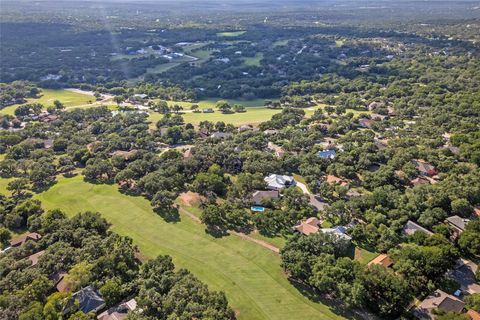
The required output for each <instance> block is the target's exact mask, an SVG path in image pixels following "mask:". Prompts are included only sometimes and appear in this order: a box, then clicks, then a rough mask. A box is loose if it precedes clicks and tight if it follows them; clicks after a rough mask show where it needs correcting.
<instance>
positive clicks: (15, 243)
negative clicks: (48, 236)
mask: <svg viewBox="0 0 480 320" xmlns="http://www.w3.org/2000/svg"><path fill="white" fill-rule="evenodd" d="M41 238H42V236H41V235H40V234H38V233H36V232H31V233H27V234H24V235H23V236H20V237H18V238H15V239H12V240H10V246H11V247H20V246H23V245H24V244H25V243H26V242H27V241H35V242H37V241H38V240H40V239H41Z"/></svg>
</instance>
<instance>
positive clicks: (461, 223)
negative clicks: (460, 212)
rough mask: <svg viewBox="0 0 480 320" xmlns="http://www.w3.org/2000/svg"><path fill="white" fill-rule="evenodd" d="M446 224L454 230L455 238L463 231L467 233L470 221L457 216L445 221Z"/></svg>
mask: <svg viewBox="0 0 480 320" xmlns="http://www.w3.org/2000/svg"><path fill="white" fill-rule="evenodd" d="M445 222H446V223H447V224H448V225H449V226H450V227H452V228H453V231H454V233H455V236H456V237H458V236H459V235H460V234H461V233H462V232H463V231H465V228H466V227H467V224H468V223H469V222H470V220H469V219H465V218H462V217H459V216H457V215H455V216H451V217H448V218H447V219H445Z"/></svg>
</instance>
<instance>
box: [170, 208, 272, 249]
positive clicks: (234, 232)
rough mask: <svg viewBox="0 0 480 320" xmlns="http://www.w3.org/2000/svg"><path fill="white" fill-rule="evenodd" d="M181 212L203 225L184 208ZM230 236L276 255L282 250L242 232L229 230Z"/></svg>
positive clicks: (180, 209)
mask: <svg viewBox="0 0 480 320" xmlns="http://www.w3.org/2000/svg"><path fill="white" fill-rule="evenodd" d="M179 211H180V212H182V213H184V214H186V215H187V216H188V217H189V218H191V219H192V220H193V221H195V222H197V223H202V222H201V221H200V219H199V218H198V217H197V216H196V215H194V214H193V213H191V212H189V211H187V210H185V209H184V208H182V207H180V208H179ZM227 233H228V234H231V235H234V236H237V237H240V238H242V239H244V240H247V241H251V242H255V243H256V244H258V245H261V246H262V247H264V248H266V249H268V250H271V251H273V252H275V253H280V248H278V247H276V246H274V245H273V244H271V243H268V242H267V241H263V240H259V239H255V238H252V237H250V236H249V235H246V234H245V233H241V232H236V231H230V230H228V231H227Z"/></svg>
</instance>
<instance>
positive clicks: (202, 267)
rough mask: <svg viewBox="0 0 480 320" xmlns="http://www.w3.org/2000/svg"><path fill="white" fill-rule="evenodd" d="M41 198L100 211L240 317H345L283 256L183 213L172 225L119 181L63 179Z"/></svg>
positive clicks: (71, 209)
mask: <svg viewBox="0 0 480 320" xmlns="http://www.w3.org/2000/svg"><path fill="white" fill-rule="evenodd" d="M36 198H38V199H40V200H41V201H42V203H43V206H44V207H45V208H46V209H54V208H59V209H61V210H63V211H65V212H66V213H67V214H68V215H73V214H75V213H77V212H80V211H87V210H90V211H99V212H100V213H101V214H102V215H103V216H104V217H105V218H106V219H107V220H108V221H109V222H110V223H112V229H113V230H114V231H116V232H118V233H119V234H121V235H125V236H129V237H131V238H132V239H133V241H134V243H135V244H136V245H138V246H139V248H140V250H141V252H142V254H143V255H145V256H146V257H149V258H152V257H155V256H156V255H159V254H169V255H171V256H172V257H173V258H174V261H175V263H176V265H178V266H179V267H185V268H188V269H189V270H191V271H192V272H193V273H194V274H195V275H196V276H197V277H199V278H200V279H201V280H202V281H204V282H206V283H207V284H208V285H209V286H210V287H211V288H212V289H216V290H224V291H225V292H226V294H227V297H228V299H229V301H230V303H231V305H232V306H233V308H234V309H235V310H236V311H237V312H238V313H239V314H238V318H239V319H249V320H250V319H302V320H303V319H343V317H341V316H338V315H335V314H334V313H333V312H332V310H331V309H330V308H329V307H328V306H326V305H324V304H321V303H315V302H312V301H310V300H308V299H307V298H306V297H304V296H303V295H302V294H301V293H300V291H298V290H297V289H296V288H295V287H294V286H293V285H291V284H290V283H289V281H288V280H287V278H286V276H285V274H284V273H283V271H282V269H281V267H280V258H279V256H278V255H277V254H275V253H273V252H271V251H269V250H267V249H265V248H263V247H261V246H259V245H258V244H256V243H252V242H250V241H246V240H242V239H240V238H239V237H236V236H227V237H222V238H215V237H212V236H210V235H208V234H206V233H205V231H204V227H203V226H202V225H200V224H198V223H197V222H194V221H193V220H192V219H191V218H190V217H187V216H184V215H182V214H181V215H180V221H178V222H171V223H167V222H165V221H164V220H163V219H162V218H161V217H160V216H158V215H157V214H155V213H154V212H153V211H152V209H151V207H150V204H149V202H148V201H147V200H146V199H144V198H141V197H131V196H126V195H122V194H121V193H119V192H118V189H117V187H116V186H115V185H95V184H89V183H86V182H84V181H83V178H82V177H81V176H77V177H74V178H69V179H67V178H59V181H58V182H57V184H56V185H54V186H53V187H51V188H50V189H49V190H48V191H46V192H44V193H42V194H39V195H36Z"/></svg>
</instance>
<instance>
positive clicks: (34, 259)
mask: <svg viewBox="0 0 480 320" xmlns="http://www.w3.org/2000/svg"><path fill="white" fill-rule="evenodd" d="M44 253H45V250H42V251H39V252H37V253H34V254H32V255H30V256H28V258H27V259H28V260H30V267H34V266H36V265H37V263H38V259H39V258H40V257H41V256H42V255H43V254H44Z"/></svg>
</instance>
